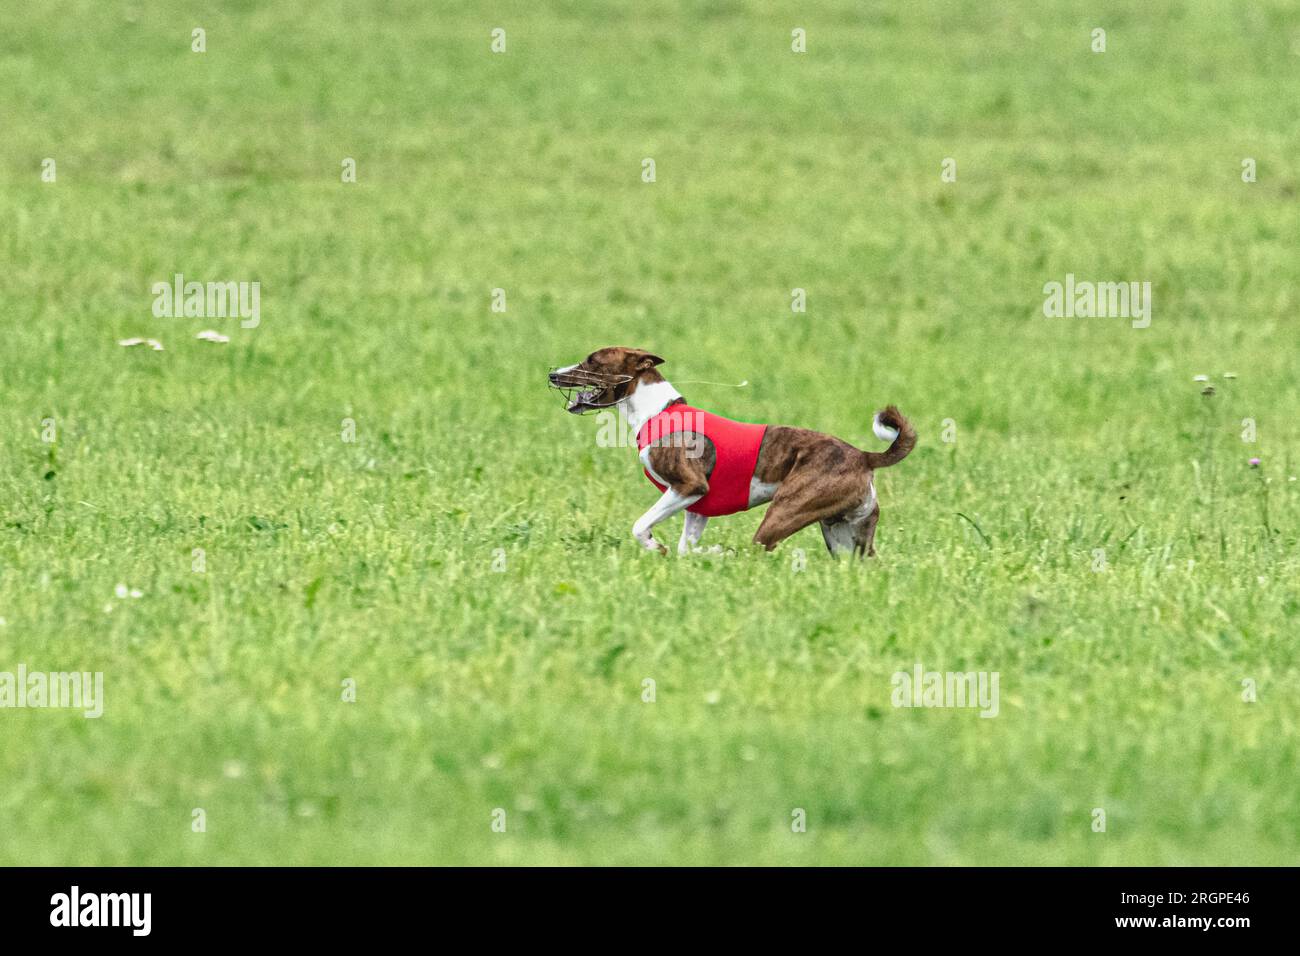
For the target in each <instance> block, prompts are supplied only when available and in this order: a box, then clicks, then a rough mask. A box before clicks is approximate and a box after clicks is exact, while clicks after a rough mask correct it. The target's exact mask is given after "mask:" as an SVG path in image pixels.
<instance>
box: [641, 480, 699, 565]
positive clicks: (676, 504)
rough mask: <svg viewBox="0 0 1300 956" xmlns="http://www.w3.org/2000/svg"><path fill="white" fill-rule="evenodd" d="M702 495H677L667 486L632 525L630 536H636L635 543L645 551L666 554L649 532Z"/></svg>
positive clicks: (666, 550)
mask: <svg viewBox="0 0 1300 956" xmlns="http://www.w3.org/2000/svg"><path fill="white" fill-rule="evenodd" d="M702 497H703V495H679V494H678V493H677V492H675V491H673V489H672V488H669V489H668V490H667V491H665V492H664V493H663V495H661V496H660V498H659V500H658V501H656V502H655V503H654V506H653V507H652V508H651V509H650V510H649V511H647V512H646V513H645V514H643V515H642V516H641V517H640V518H638V519H637V522H636V524H634V525H632V537H634V538H636V540H637V543H639V544H640V545H641V547H643V548H645V549H646V550H647V551H660V552H663V553H664V554H667V553H668V549H667V548H665V547H664V546H663V545H662V544H660V543H659V542H658V541H656V540H655V539H654V535H653V534H651V532H652V531H653V529H654V526H655V525H657V524H658V523H659V522H661V521H663V520H664V519H665V518H671V517H672V516H673V515H675V514H677V512H679V511H683V510H685V509H686V508H689V507H690V506H691V505H693V504H695V502H697V501H699V500H700V498H702Z"/></svg>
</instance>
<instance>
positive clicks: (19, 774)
mask: <svg viewBox="0 0 1300 956" xmlns="http://www.w3.org/2000/svg"><path fill="white" fill-rule="evenodd" d="M475 6H477V5H473V4H460V3H450V2H448V3H432V4H431V3H428V2H425V0H392V2H377V3H373V4H362V5H357V4H345V3H341V2H334V0H327V2H324V3H320V4H313V5H308V4H301V5H297V4H291V3H288V2H275V3H270V4H262V3H254V2H252V0H242V2H227V3H223V4H220V5H219V6H212V5H208V4H197V3H182V2H162V3H150V4H120V5H119V4H101V3H95V2H90V0H77V2H52V3H44V4H36V5H27V6H26V7H23V8H22V9H21V10H15V11H14V12H13V14H12V15H7V16H6V18H5V21H6V22H5V27H4V30H3V31H2V32H0V86H2V87H3V89H4V91H5V93H4V102H3V104H0V224H2V225H0V315H2V316H3V320H2V321H3V335H4V339H5V349H4V360H3V365H2V369H0V442H2V446H0V450H2V454H0V619H2V620H3V624H0V671H11V672H13V671H16V670H17V668H18V667H19V665H24V666H25V667H26V668H27V669H28V670H52V671H73V670H75V671H91V672H94V671H102V672H103V674H104V691H105V699H104V714H103V716H102V717H100V718H98V719H86V718H84V717H83V716H82V715H81V714H80V712H74V711H71V710H67V709H51V708H46V709H38V708H31V707H29V708H22V709H20V708H16V707H15V708H8V709H0V780H3V786H2V787H0V832H3V833H4V835H5V837H4V839H3V840H0V862H2V863H7V864H13V863H29V864H284V863H308V864H379V863H399V864H443V863H448V864H450V863H509V864H594V863H619V864H670V863H673V864H755V863H781V864H1049V863H1062V864H1104V865H1120V864H1195V865H1202V864H1205V865H1208V864H1216V865H1217V864H1290V863H1295V862H1296V861H1297V858H1298V854H1300V790H1298V789H1297V787H1296V773H1297V766H1298V765H1300V743H1298V735H1300V654H1298V653H1297V649H1296V639H1297V630H1298V628H1300V557H1298V554H1297V538H1298V532H1297V528H1298V524H1300V523H1298V522H1297V518H1300V483H1297V482H1296V481H1295V476H1296V475H1298V474H1300V460H1297V459H1298V456H1297V449H1298V448H1300V445H1298V444H1297V439H1298V438H1300V424H1298V423H1297V420H1296V410H1297V408H1300V375H1297V372H1296V342H1297V325H1298V322H1297V310H1298V307H1300V301H1298V295H1297V290H1298V289H1300V281H1298V280H1300V256H1297V237H1298V236H1300V205H1298V199H1297V189H1298V187H1300V173H1298V172H1297V167H1296V162H1297V157H1298V156H1300V126H1298V125H1297V122H1296V118H1295V111H1294V105H1295V103H1296V102H1297V101H1300V71H1298V68H1300V12H1298V11H1297V7H1296V5H1295V4H1294V3H1291V2H1262V3H1254V4H1250V5H1242V4H1237V3H1230V2H1227V0H1223V2H1212V0H1196V2H1190V3H1175V2H1168V0H1154V2H1152V3H1149V4H1145V5H1142V6H1141V8H1140V9H1139V8H1135V7H1134V6H1133V5H1131V4H1123V3H1118V2H1102V3H1099V4H1093V5H1085V6H1084V7H1080V6H1079V5H1077V4H1071V3H1065V2H1030V0H1020V2H1015V3H1011V4H1003V5H998V6H994V7H990V6H989V5H987V4H976V3H954V2H943V3H928V2H927V3H916V4H902V3H900V4H889V5H885V4H879V5H863V4H861V3H857V2H841V0H834V2H826V3H822V4H818V5H816V6H817V9H816V10H815V11H812V10H810V9H809V8H808V6H807V5H805V4H796V3H769V2H758V0H753V2H741V0H719V2H708V3H706V2H702V0H700V2H683V3H675V2H672V3H670V2H636V3H633V2H630V0H616V2H601V3H596V2H594V0H591V2H581V3H580V2H565V3H561V2H554V3H545V2H543V3H536V2H530V3H523V2H518V3H504V4H494V5H490V6H488V7H487V8H486V9H484V10H481V11H480V10H475V9H473V7H475ZM1085 7H1086V8H1085ZM196 27H201V28H203V29H204V30H205V31H206V52H203V53H196V52H192V50H191V42H192V40H191V37H192V34H191V31H192V30H193V29H194V28H196ZM497 27H501V28H504V29H505V30H506V44H507V45H506V51H505V52H504V53H493V52H492V49H491V44H492V35H491V34H492V30H493V29H494V28H497ZM1096 27H1102V28H1104V29H1105V30H1106V32H1107V37H1106V38H1107V48H1106V51H1105V52H1104V53H1094V52H1093V51H1092V48H1091V47H1092V42H1093V41H1092V37H1091V31H1092V30H1093V29H1094V28H1096ZM795 28H802V29H804V30H806V31H807V52H806V53H802V54H799V53H795V52H792V50H791V42H792V40H791V31H792V30H793V29H795ZM348 158H351V159H353V160H355V163H356V182H355V183H345V182H342V181H341V180H342V175H341V173H342V163H343V161H344V160H345V159H348ZM646 158H651V159H653V160H654V161H655V172H656V174H655V181H654V182H653V183H647V182H644V181H643V179H642V162H643V160H644V159H646ZM947 158H951V159H954V160H955V161H956V164H957V179H956V181H955V182H944V181H942V180H941V175H940V174H941V167H942V164H943V161H944V160H945V159H947ZM1247 158H1249V159H1253V160H1255V162H1256V165H1257V180H1256V181H1255V182H1243V179H1242V169H1243V166H1242V163H1243V160H1244V159H1247ZM46 159H53V160H54V161H55V167H54V168H55V170H56V178H55V180H54V181H53V182H47V181H43V179H42V171H43V169H44V168H45V167H44V166H43V162H44V160H46ZM175 273H183V274H184V275H185V277H186V278H187V279H192V280H197V281H258V282H260V283H261V315H260V325H258V326H257V327H256V328H243V327H241V325H240V323H239V321H238V320H237V319H209V318H157V317H155V316H154V315H153V313H152V306H153V294H152V292H151V287H152V285H153V283H155V282H158V281H163V282H169V281H171V278H172V276H173V275H174V274H175ZM1067 274H1074V275H1076V276H1077V277H1079V278H1080V279H1089V280H1096V281H1128V280H1133V281H1149V282H1150V283H1151V285H1152V297H1153V308H1152V321H1151V324H1150V327H1149V328H1145V329H1135V328H1133V327H1132V325H1131V323H1130V321H1129V320H1128V319H1126V318H1120V317H1113V318H1090V319H1087V318H1070V319H1067V318H1056V319H1049V318H1045V317H1044V316H1043V312H1042V306H1043V300H1044V293H1043V287H1044V284H1045V283H1048V282H1051V281H1063V280H1064V278H1065V276H1066V275H1067ZM796 288H801V289H804V290H806V294H807V311H806V312H804V313H796V312H793V311H792V309H791V290H793V289H796ZM494 289H503V290H505V295H506V311H505V312H494V311H493V309H492V295H493V290H494ZM205 328H215V329H217V330H219V331H221V332H224V333H226V334H228V335H229V336H230V338H231V341H230V342H229V343H228V344H214V343H208V342H202V341H197V340H195V338H194V336H195V333H197V332H198V331H200V330H201V329H205ZM131 336H144V337H154V338H157V339H159V340H160V341H161V342H162V343H163V344H164V346H165V350H164V351H153V350H150V349H149V348H148V347H136V348H123V347H120V346H119V345H118V344H117V342H118V340H119V339H123V338H127V337H131ZM605 345H630V346H638V347H644V348H647V349H651V350H653V351H655V352H657V353H659V354H660V355H663V356H665V357H666V358H667V360H668V361H667V363H666V364H665V365H664V366H663V369H662V370H663V372H664V374H665V375H666V376H667V377H668V378H669V379H670V380H672V381H674V382H686V381H690V380H705V381H708V382H714V383H737V382H740V381H742V380H746V381H748V382H749V383H750V384H749V385H748V386H747V387H745V388H740V389H735V388H723V387H718V386H714V385H698V384H697V385H685V384H682V385H680V386H679V387H680V388H681V390H682V391H683V392H684V393H685V394H686V396H687V398H688V399H690V400H692V401H693V402H695V403H697V404H700V405H703V406H705V407H707V408H709V409H711V410H714V411H717V412H720V413H723V414H729V415H732V416H734V417H738V418H743V419H747V420H752V421H773V422H779V423H784V424H794V425H802V426H806V427H811V428H817V429H820V430H824V431H829V432H832V433H834V434H837V435H840V436H842V437H844V438H846V439H848V440H851V441H854V442H856V443H858V444H860V445H862V446H863V447H867V448H872V449H878V448H880V447H881V443H879V442H878V441H876V440H875V439H874V438H873V437H871V428H870V419H871V414H872V413H873V412H874V411H875V410H876V409H878V408H880V407H882V406H883V405H884V404H886V403H887V402H895V403H897V404H898V405H899V406H900V407H901V408H902V409H903V411H904V412H905V413H907V414H908V415H909V416H910V417H911V418H912V420H913V422H914V423H915V425H916V426H917V428H918V430H919V432H920V436H921V437H920V445H919V447H918V448H917V450H916V451H915V452H914V453H913V455H912V456H911V457H910V458H909V459H907V460H906V461H905V462H903V463H902V464H900V465H898V466H897V467H895V468H893V469H890V470H889V471H887V472H882V473H881V475H880V478H879V489H880V496H881V503H882V520H881V524H880V530H879V534H878V537H877V547H878V549H879V552H880V553H879V556H878V557H877V558H876V559H873V560H872V561H870V562H849V561H839V562H836V561H833V560H832V559H831V558H830V557H829V556H828V555H827V554H826V553H825V551H824V549H823V546H822V543H821V537H820V535H819V533H818V532H817V530H816V528H812V529H808V530H805V531H803V532H801V533H799V534H798V535H796V536H795V537H794V538H793V539H791V540H790V541H787V542H786V543H785V544H784V545H783V546H782V548H781V549H780V550H778V551H777V552H776V553H775V554H772V555H767V554H764V553H761V552H756V551H755V550H754V549H753V548H752V547H751V545H750V543H749V542H750V537H751V536H752V534H753V532H754V529H755V528H756V527H757V524H758V522H759V520H760V518H761V512H760V511H756V512H750V513H746V514H743V515H738V516H734V517H731V518H726V519H719V520H716V521H714V522H712V523H711V525H710V527H709V529H708V532H707V535H706V537H705V541H704V544H705V545H713V544H717V545H721V546H723V547H724V548H725V549H727V550H726V553H725V554H722V555H714V556H703V555H697V556H692V557H690V558H686V559H677V558H676V557H672V558H663V557H658V556H654V555H650V554H647V553H642V552H641V551H640V550H639V549H638V548H637V546H636V544H635V542H633V540H632V537H631V526H632V522H633V521H634V520H635V519H636V518H637V517H638V516H639V515H640V514H641V512H642V511H644V510H645V509H646V508H647V507H648V506H649V505H650V504H651V503H652V502H653V500H654V498H655V493H654V490H653V489H652V488H651V487H650V485H649V484H648V483H647V482H646V480H645V478H644V477H643V476H642V475H641V474H640V473H639V471H638V469H637V466H636V464H635V455H634V452H632V451H630V450H628V449H626V448H606V447H600V446H599V445H598V444H597V437H596V436H597V431H598V423H597V422H596V421H595V420H594V419H592V418H586V419H583V418H575V417H572V416H568V415H565V414H563V412H562V411H561V406H560V402H559V400H558V397H557V396H556V395H555V394H554V393H553V392H550V391H548V390H547V389H546V387H545V373H546V371H547V368H548V366H551V365H556V364H566V363H569V362H574V361H578V360H579V359H581V358H582V357H583V356H584V355H586V354H587V353H588V352H590V351H591V350H592V349H595V348H597V347H600V346H605ZM1225 372H1229V373H1235V374H1236V376H1237V377H1236V378H1235V379H1229V378H1224V377H1223V375H1224V373H1225ZM1198 374H1205V375H1208V376H1210V383H1211V384H1212V385H1213V386H1214V387H1215V389H1216V393H1215V394H1214V395H1213V396H1208V397H1207V396H1203V395H1202V394H1201V390H1202V388H1203V384H1202V383H1199V382H1194V381H1193V377H1194V376H1196V375H1198ZM1244 419H1251V420H1253V421H1254V423H1255V428H1256V431H1257V436H1256V440H1255V441H1254V442H1246V441H1243V440H1242V433H1243V431H1244V430H1245V429H1247V428H1248V427H1249V426H1247V425H1244V424H1243V420H1244ZM345 420H351V421H352V422H354V423H355V441H344V440H343V437H344V434H343V432H344V428H345V424H344V422H345ZM946 421H947V422H949V424H948V425H947V426H945V422H946ZM945 429H946V430H945ZM945 438H951V439H953V440H951V441H945V440H944V439H945ZM1256 457H1257V458H1259V459H1261V464H1260V466H1259V468H1257V469H1256V468H1252V467H1251V466H1250V465H1249V464H1248V461H1249V459H1251V458H1256ZM680 524H681V522H680V519H674V520H673V521H671V522H669V523H668V525H667V526H665V527H661V529H660V531H659V535H660V537H661V538H663V539H665V540H667V541H668V542H669V543H670V544H672V543H675V541H676V535H677V533H678V532H679V530H680ZM195 549H202V562H201V563H202V567H203V570H202V571H196V570H194V568H195V566H196V561H197V558H196V555H195ZM1099 551H1100V552H1102V554H1100V556H1099V554H1098V552H1099ZM800 552H802V554H803V556H804V561H805V564H806V566H805V567H803V569H802V570H797V567H798V564H799V558H800ZM503 563H504V569H503V570H498V569H501V568H502V564H503ZM494 565H495V567H494ZM1099 568H1100V570H1098V569H1099ZM119 584H124V585H126V586H127V588H128V589H130V588H135V589H139V590H140V591H141V592H143V594H142V596H141V597H139V598H132V597H130V596H128V597H126V598H120V597H118V596H117V594H116V593H115V589H116V588H117V586H118V585H119ZM918 663H920V664H921V665H922V666H923V667H924V668H925V669H927V670H938V671H967V670H977V671H996V672H998V674H999V675H1000V688H1001V691H1000V693H1001V705H1000V712H999V714H998V716H997V717H996V718H994V719H981V718H979V717H978V716H977V714H976V713H975V712H974V711H972V710H969V709H924V708H919V709H902V708H895V707H894V706H892V704H891V692H892V687H891V675H893V674H894V673H895V672H897V671H907V672H911V671H912V670H913V668H914V667H915V666H916V665H917V664H918ZM647 679H650V680H653V681H654V682H655V683H654V687H655V695H654V701H653V702H646V701H644V700H643V687H644V686H645V685H644V684H643V682H644V681H645V680H647ZM349 680H350V681H353V682H355V694H356V699H355V701H345V700H343V699H342V697H343V695H344V691H343V684H344V682H345V681H349ZM1243 681H1253V682H1254V687H1255V688H1256V697H1257V699H1256V700H1254V701H1253V702H1252V701H1248V700H1244V699H1243V696H1250V695H1249V693H1248V692H1247V690H1246V689H1244V685H1243ZM1098 808H1100V809H1102V810H1104V811H1105V814H1106V828H1105V832H1094V810H1095V809H1098ZM196 809H201V810H202V811H203V814H204V821H205V825H206V829H205V831H204V832H195V830H194V824H193V820H194V816H193V812H194V811H195V810H196ZM498 809H500V810H504V812H505V820H506V826H505V830H504V832H498V829H499V828H497V829H494V827H493V822H494V812H495V811H497V810H498ZM798 810H802V811H803V812H804V813H805V814H806V832H794V831H793V829H792V820H793V819H794V816H793V815H794V814H795V813H796V811H798ZM497 819H499V815H498V817H497Z"/></svg>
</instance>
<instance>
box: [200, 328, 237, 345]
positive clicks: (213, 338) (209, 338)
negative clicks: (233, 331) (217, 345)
mask: <svg viewBox="0 0 1300 956" xmlns="http://www.w3.org/2000/svg"><path fill="white" fill-rule="evenodd" d="M194 337H195V338H196V339H202V340H203V341H204V342H229V341H230V336H229V335H222V334H221V333H220V332H218V331H216V330H215V329H204V330H203V331H202V332H200V333H199V334H198V335H196V336H194Z"/></svg>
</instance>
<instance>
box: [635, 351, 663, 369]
mask: <svg viewBox="0 0 1300 956" xmlns="http://www.w3.org/2000/svg"><path fill="white" fill-rule="evenodd" d="M663 364H664V360H663V359H661V358H660V357H659V356H657V355H651V354H650V353H649V352H642V353H641V354H640V355H638V356H637V357H636V370H637V371H638V372H644V371H645V370H646V369H648V368H654V367H655V366H656V365H663Z"/></svg>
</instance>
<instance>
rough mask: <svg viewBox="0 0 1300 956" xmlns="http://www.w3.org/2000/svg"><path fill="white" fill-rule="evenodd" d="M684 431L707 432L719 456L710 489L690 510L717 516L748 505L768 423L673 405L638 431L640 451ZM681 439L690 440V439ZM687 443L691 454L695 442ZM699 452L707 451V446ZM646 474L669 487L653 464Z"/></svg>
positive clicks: (706, 515) (637, 445) (699, 513)
mask: <svg viewBox="0 0 1300 956" xmlns="http://www.w3.org/2000/svg"><path fill="white" fill-rule="evenodd" d="M683 431H684V432H695V433H696V434H700V435H704V436H705V437H706V438H708V439H709V441H711V442H713V448H714V450H715V451H716V452H717V456H718V460H717V463H716V464H715V465H714V466H713V471H712V472H710V473H709V493H708V494H706V495H705V496H704V497H703V498H701V499H700V500H699V501H697V502H695V504H693V505H691V506H690V507H689V508H687V509H686V510H687V511H693V512H695V514H697V515H704V516H705V517H707V518H716V517H719V516H720V515H729V514H735V513H736V512H737V511H744V510H745V509H746V508H748V507H749V482H750V479H752V478H753V477H754V467H755V466H756V465H757V464H758V451H759V448H760V447H761V446H762V444H763V435H764V433H765V432H766V431H767V426H766V425H750V424H748V423H747V422H733V421H732V420H731V419H729V418H723V417H722V416H721V415H712V414H710V413H708V412H705V411H701V410H700V409H698V408H693V407H692V406H690V405H680V404H679V405H669V406H668V407H667V408H665V409H664V410H663V411H662V412H660V413H659V414H658V415H655V416H654V417H653V418H651V419H650V420H649V421H647V422H646V423H645V424H644V425H642V426H641V430H640V431H638V432H637V433H636V447H637V449H638V451H640V450H644V449H645V448H646V446H648V445H649V444H650V443H651V442H653V441H655V440H656V439H661V438H663V437H664V436H665V435H671V434H673V433H674V432H683ZM680 440H681V441H684V442H688V443H689V442H690V439H680ZM664 444H668V442H664ZM686 447H687V449H688V454H689V453H690V451H691V449H692V448H693V446H692V445H690V444H687V446H686ZM699 453H700V454H703V453H704V450H703V448H701V449H700V452H699ZM642 461H643V462H644V461H645V459H642ZM645 476H646V477H647V478H649V479H650V483H651V484H653V485H654V486H655V487H656V488H658V489H659V490H660V491H664V490H665V489H664V486H663V485H661V484H659V482H657V481H655V479H654V476H653V475H651V474H650V469H649V468H646V469H645Z"/></svg>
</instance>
